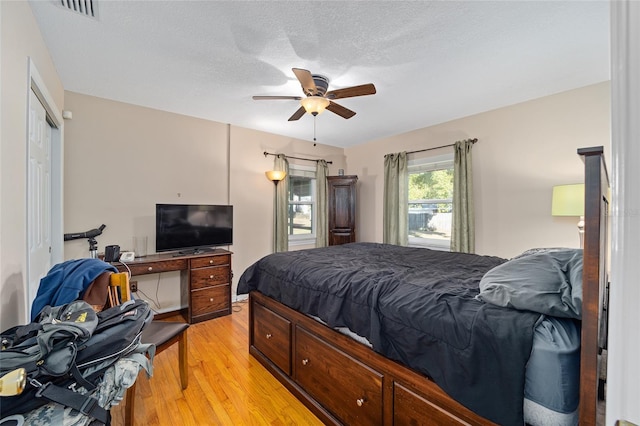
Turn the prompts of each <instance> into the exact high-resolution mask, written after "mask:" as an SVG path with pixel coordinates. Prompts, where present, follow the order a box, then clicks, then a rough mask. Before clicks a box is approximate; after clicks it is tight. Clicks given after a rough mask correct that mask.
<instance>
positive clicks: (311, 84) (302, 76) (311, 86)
mask: <svg viewBox="0 0 640 426" xmlns="http://www.w3.org/2000/svg"><path fill="white" fill-rule="evenodd" d="M292 70H293V73H294V74H295V75H296V77H297V78H298V80H299V81H300V84H301V85H302V90H303V92H304V94H305V95H315V94H316V93H317V91H318V88H317V87H316V83H315V81H313V77H312V76H311V73H310V72H309V71H308V70H303V69H302V68H292Z"/></svg>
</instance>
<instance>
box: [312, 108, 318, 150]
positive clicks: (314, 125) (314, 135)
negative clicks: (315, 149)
mask: <svg viewBox="0 0 640 426" xmlns="http://www.w3.org/2000/svg"><path fill="white" fill-rule="evenodd" d="M317 118H318V116H317V115H314V116H313V146H316V119H317Z"/></svg>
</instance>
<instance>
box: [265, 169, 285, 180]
mask: <svg viewBox="0 0 640 426" xmlns="http://www.w3.org/2000/svg"><path fill="white" fill-rule="evenodd" d="M264 174H265V175H266V176H267V179H269V180H270V181H271V182H280V181H281V180H282V179H284V177H285V176H286V175H287V173H286V172H284V171H282V170H269V171H268V172H264Z"/></svg>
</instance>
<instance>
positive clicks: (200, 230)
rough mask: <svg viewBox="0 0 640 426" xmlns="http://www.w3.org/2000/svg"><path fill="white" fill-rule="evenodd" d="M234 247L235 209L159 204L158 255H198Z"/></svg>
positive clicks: (216, 206) (207, 205) (218, 206)
mask: <svg viewBox="0 0 640 426" xmlns="http://www.w3.org/2000/svg"><path fill="white" fill-rule="evenodd" d="M231 244H233V206H224V205H210V204H197V205H196V204H156V252H164V251H180V252H181V253H197V252H200V251H202V250H203V249H206V248H210V247H215V246H228V245H231Z"/></svg>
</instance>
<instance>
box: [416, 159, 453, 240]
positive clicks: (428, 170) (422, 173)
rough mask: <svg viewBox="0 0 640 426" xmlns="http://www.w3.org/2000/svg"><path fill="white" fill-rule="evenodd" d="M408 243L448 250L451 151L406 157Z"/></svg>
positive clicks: (451, 203)
mask: <svg viewBox="0 0 640 426" xmlns="http://www.w3.org/2000/svg"><path fill="white" fill-rule="evenodd" d="M408 171H409V184H408V204H409V207H408V219H407V222H408V234H409V235H408V244H409V246H412V247H427V248H431V249H436V250H449V249H450V245H451V220H452V207H453V154H445V155H438V156H433V157H426V158H419V159H415V160H409V166H408Z"/></svg>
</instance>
